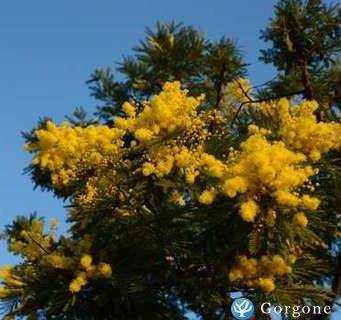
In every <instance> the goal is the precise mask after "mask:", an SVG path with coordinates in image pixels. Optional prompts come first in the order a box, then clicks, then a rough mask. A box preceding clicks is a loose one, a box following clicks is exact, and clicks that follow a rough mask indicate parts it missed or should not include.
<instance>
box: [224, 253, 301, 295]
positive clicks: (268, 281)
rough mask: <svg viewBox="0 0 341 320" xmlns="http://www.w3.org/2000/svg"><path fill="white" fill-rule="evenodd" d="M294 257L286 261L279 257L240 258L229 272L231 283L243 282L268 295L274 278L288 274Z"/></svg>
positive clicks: (291, 256) (273, 287)
mask: <svg viewBox="0 0 341 320" xmlns="http://www.w3.org/2000/svg"><path fill="white" fill-rule="evenodd" d="M295 261H296V257H295V256H293V255H290V256H289V257H288V258H287V259H284V258H283V257H281V256H279V255H274V256H262V257H261V258H260V259H258V260H257V259H255V258H248V257H246V256H241V257H240V258H239V260H238V262H237V264H236V265H235V266H234V267H233V268H232V269H231V270H230V273H229V279H230V281H231V282H236V281H238V282H244V283H246V284H247V285H248V286H250V287H256V288H259V289H261V290H262V291H264V292H266V293H269V292H272V291H273V290H275V277H276V276H283V275H286V274H290V273H291V272H292V267H291V265H292V264H294V263H295Z"/></svg>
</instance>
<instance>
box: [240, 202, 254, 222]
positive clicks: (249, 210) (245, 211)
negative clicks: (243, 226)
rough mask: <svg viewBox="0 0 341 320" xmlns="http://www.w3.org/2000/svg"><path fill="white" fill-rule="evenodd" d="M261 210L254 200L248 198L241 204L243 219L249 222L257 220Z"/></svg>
mask: <svg viewBox="0 0 341 320" xmlns="http://www.w3.org/2000/svg"><path fill="white" fill-rule="evenodd" d="M258 212H259V207H258V205H257V204H256V202H254V201H253V200H248V201H246V202H243V203H242V205H241V206H240V211H239V213H240V216H241V217H242V218H243V220H245V221H247V222H252V221H254V220H255V218H256V216H257V214H258Z"/></svg>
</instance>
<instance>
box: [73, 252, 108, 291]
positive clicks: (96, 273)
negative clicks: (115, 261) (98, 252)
mask: <svg viewBox="0 0 341 320" xmlns="http://www.w3.org/2000/svg"><path fill="white" fill-rule="evenodd" d="M79 265H80V267H81V269H82V271H79V272H78V273H77V277H76V278H75V279H73V280H72V281H71V283H70V285H69V291H70V292H72V293H77V292H79V291H81V290H82V287H84V286H86V285H87V283H88V280H89V279H91V278H98V277H102V278H110V277H111V275H112V269H111V266H110V265H109V264H107V263H103V262H101V263H99V264H98V265H95V264H93V261H92V257H91V256H90V255H84V256H83V257H82V258H81V259H80V262H79Z"/></svg>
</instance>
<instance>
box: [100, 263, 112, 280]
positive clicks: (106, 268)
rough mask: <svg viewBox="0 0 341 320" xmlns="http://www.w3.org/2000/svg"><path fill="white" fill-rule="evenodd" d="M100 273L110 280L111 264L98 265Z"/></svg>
mask: <svg viewBox="0 0 341 320" xmlns="http://www.w3.org/2000/svg"><path fill="white" fill-rule="evenodd" d="M98 272H99V274H100V275H101V276H103V277H104V278H110V277H111V275H112V269H111V266H110V265H109V264H107V263H100V264H99V265H98Z"/></svg>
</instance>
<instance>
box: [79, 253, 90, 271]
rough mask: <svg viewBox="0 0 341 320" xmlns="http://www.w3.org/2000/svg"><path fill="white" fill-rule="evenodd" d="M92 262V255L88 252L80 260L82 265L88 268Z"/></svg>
mask: <svg viewBox="0 0 341 320" xmlns="http://www.w3.org/2000/svg"><path fill="white" fill-rule="evenodd" d="M91 264H92V257H91V256H90V255H88V254H86V255H84V256H83V257H82V258H81V260H80V265H81V266H82V267H83V268H84V269H88V268H89V267H90V266H91Z"/></svg>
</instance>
